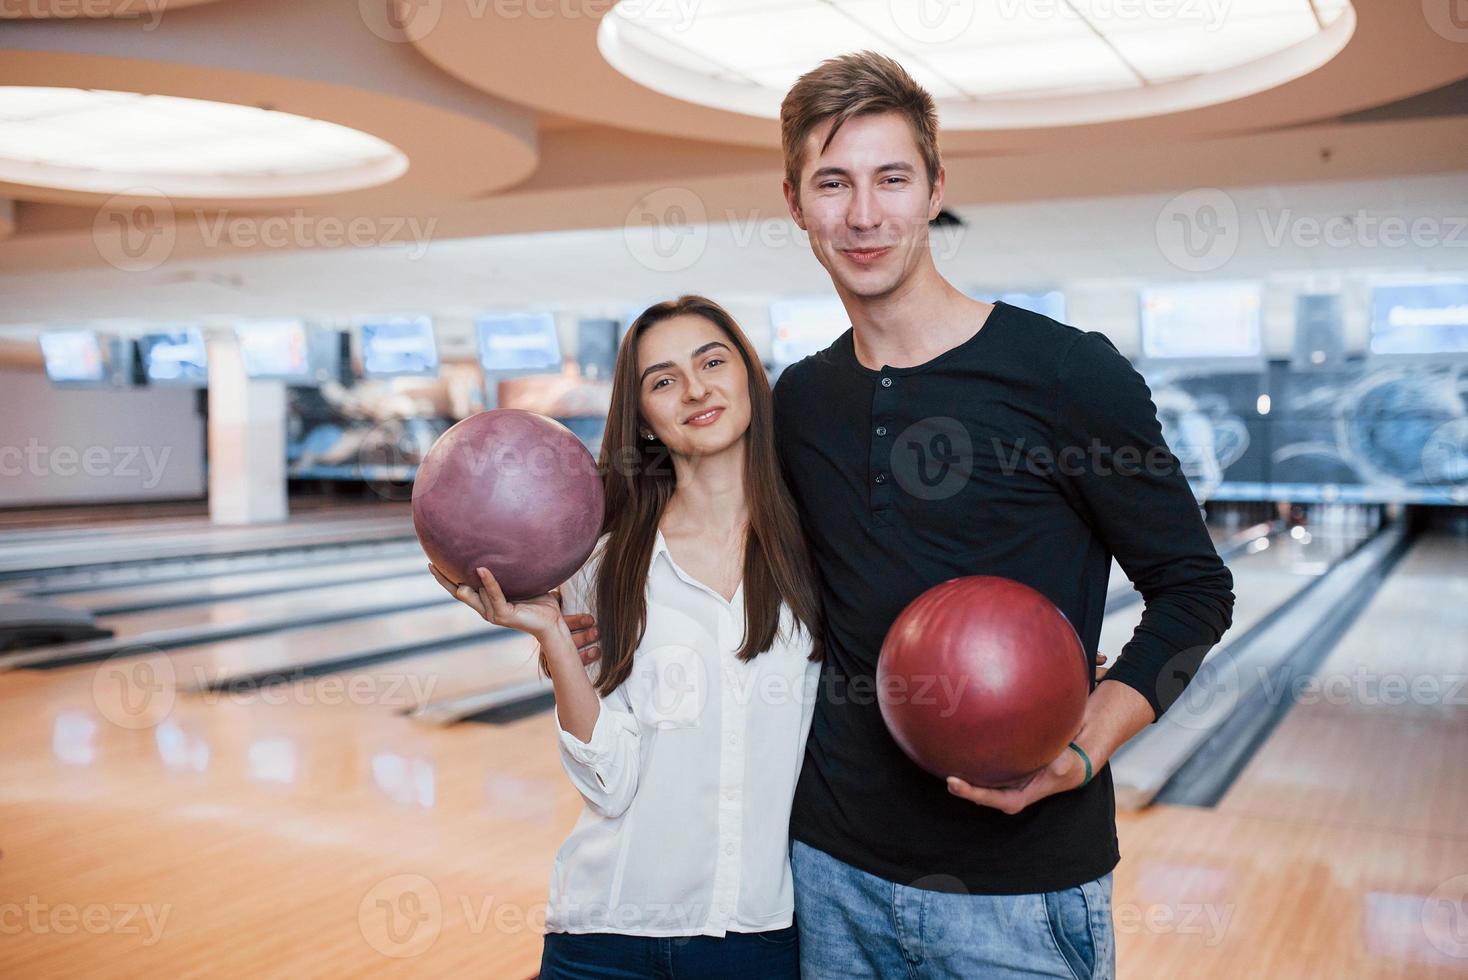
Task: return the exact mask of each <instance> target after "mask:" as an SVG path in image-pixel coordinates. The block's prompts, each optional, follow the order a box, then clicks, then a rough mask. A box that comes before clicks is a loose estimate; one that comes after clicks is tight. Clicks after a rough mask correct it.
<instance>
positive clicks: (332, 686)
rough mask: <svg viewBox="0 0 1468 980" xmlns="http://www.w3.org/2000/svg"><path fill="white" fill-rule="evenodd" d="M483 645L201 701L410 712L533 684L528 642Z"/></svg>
mask: <svg viewBox="0 0 1468 980" xmlns="http://www.w3.org/2000/svg"><path fill="white" fill-rule="evenodd" d="M484 629H485V631H486V633H485V638H484V641H483V642H481V643H470V644H467V645H464V646H460V647H455V648H453V649H450V650H442V651H434V652H432V653H424V654H419V655H417V656H411V657H403V658H401V659H396V660H391V661H388V662H385V663H380V664H373V665H370V666H366V667H357V668H354V669H352V670H350V671H343V672H337V673H331V674H327V675H325V676H321V677H313V678H308V679H305V680H300V681H295V682H293V683H292V684H290V685H289V686H288V687H287V686H285V685H282V686H281V687H282V688H284V689H283V690H276V689H266V690H263V691H260V692H259V693H256V692H240V693H238V694H235V693H230V692H228V691H219V692H214V693H209V694H201V695H199V696H200V697H204V698H215V699H217V698H231V699H236V700H240V699H249V698H255V697H259V698H262V699H285V698H288V699H291V700H293V701H295V702H298V703H302V704H322V705H340V706H346V707H351V708H362V707H370V708H378V709H382V710H386V711H392V712H398V713H402V712H410V711H413V710H415V709H417V708H419V707H421V706H423V705H424V704H427V703H428V702H430V701H435V700H442V699H444V698H456V697H462V696H464V695H468V694H480V693H483V692H485V691H491V690H495V689H497V688H504V687H509V686H511V685H515V684H523V683H525V682H526V681H533V680H535V678H536V677H537V676H538V666H537V659H536V652H537V648H536V644H535V641H534V640H532V639H531V638H530V637H528V636H525V635H523V634H520V633H515V632H510V631H503V630H501V631H494V628H493V627H491V626H489V625H487V624H486V625H485V626H484Z"/></svg>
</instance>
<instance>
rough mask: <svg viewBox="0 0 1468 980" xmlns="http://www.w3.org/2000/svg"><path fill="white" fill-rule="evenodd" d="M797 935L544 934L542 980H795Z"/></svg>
mask: <svg viewBox="0 0 1468 980" xmlns="http://www.w3.org/2000/svg"><path fill="white" fill-rule="evenodd" d="M798 935H799V933H798V932H797V931H796V928H795V926H794V925H791V926H788V927H786V928H784V929H772V930H770V931H768V932H730V933H726V934H725V935H724V937H723V938H722V939H721V938H719V937H718V936H669V937H657V936H624V935H620V934H618V933H611V932H588V933H569V932H548V933H546V935H545V951H544V952H543V953H542V954H541V959H540V978H541V980H623V978H625V980H752V978H758V980H786V978H789V980H796V978H798V977H799V976H800V946H799V939H798Z"/></svg>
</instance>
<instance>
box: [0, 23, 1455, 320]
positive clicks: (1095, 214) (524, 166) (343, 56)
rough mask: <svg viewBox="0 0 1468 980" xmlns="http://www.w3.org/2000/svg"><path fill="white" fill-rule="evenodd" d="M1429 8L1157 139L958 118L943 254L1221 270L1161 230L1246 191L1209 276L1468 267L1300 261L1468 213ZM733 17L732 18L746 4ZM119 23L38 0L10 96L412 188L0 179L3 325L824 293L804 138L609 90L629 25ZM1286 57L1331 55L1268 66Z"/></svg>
mask: <svg viewBox="0 0 1468 980" xmlns="http://www.w3.org/2000/svg"><path fill="white" fill-rule="evenodd" d="M669 2H671V0H669ZM1301 3H1302V4H1305V3H1307V0H1301ZM1434 3H1435V0H1430V2H1427V3H1424V4H1423V5H1422V6H1421V10H1420V11H1418V6H1417V5H1415V4H1414V5H1413V10H1412V12H1411V14H1410V15H1408V14H1403V13H1402V11H1401V8H1400V6H1399V5H1398V4H1395V3H1392V2H1390V0H1355V2H1354V4H1353V6H1352V7H1351V8H1349V14H1350V17H1349V18H1348V17H1345V16H1342V17H1339V18H1337V19H1336V20H1335V21H1334V22H1333V23H1335V24H1341V23H1345V22H1346V21H1347V20H1348V19H1349V20H1351V21H1353V23H1352V24H1351V31H1350V36H1349V37H1348V38H1347V39H1345V41H1344V44H1343V46H1342V47H1341V48H1340V50H1339V53H1338V54H1336V55H1335V56H1334V57H1332V58H1330V59H1329V60H1327V61H1326V62H1325V63H1324V64H1322V65H1319V66H1316V67H1314V68H1313V70H1307V71H1305V72H1304V73H1303V74H1300V75H1299V76H1298V77H1295V78H1293V79H1292V80H1290V81H1287V82H1285V83H1283V84H1279V85H1275V86H1272V87H1269V88H1266V89H1264V90H1263V91H1258V92H1255V93H1253V94H1246V95H1237V94H1235V95H1233V96H1229V97H1225V98H1224V99H1223V100H1222V101H1217V100H1216V99H1211V98H1210V96H1217V95H1218V94H1219V92H1220V91H1222V90H1221V89H1219V90H1210V89H1209V87H1210V86H1217V85H1219V84H1221V82H1220V79H1219V78H1218V77H1217V76H1218V75H1220V74H1226V72H1222V73H1213V74H1212V75H1202V76H1198V77H1196V78H1192V79H1188V78H1179V79H1174V81H1175V82H1177V83H1178V84H1179V85H1181V87H1182V89H1184V90H1186V91H1181V90H1180V91H1178V92H1175V94H1176V95H1177V97H1178V98H1179V99H1182V100H1183V101H1185V102H1188V104H1190V105H1192V106H1194V107H1192V108H1187V107H1182V103H1177V104H1169V103H1167V99H1170V98H1172V96H1166V97H1165V98H1163V100H1162V102H1160V103H1159V104H1158V105H1156V106H1153V107H1152V109H1151V110H1150V114H1148V115H1145V116H1143V117H1140V118H1115V119H1110V120H1104V119H1100V117H1099V116H1098V117H1097V118H1098V121H1092V122H1086V123H1075V122H1073V121H1072V122H1062V121H1059V120H1061V117H1062V115H1063V114H1064V113H1069V114H1070V116H1071V117H1075V115H1076V113H1077V112H1080V113H1082V114H1084V113H1085V112H1086V111H1088V110H1087V104H1086V96H1074V95H1072V96H1069V97H1066V96H1064V95H1057V94H1055V93H1053V92H1052V93H1046V92H1039V93H1034V92H1032V93H1030V94H1029V97H1028V98H1027V101H1026V102H1025V104H1024V105H1023V106H1021V105H1020V104H1019V102H1018V101H1015V100H1010V101H1006V100H1005V99H1003V98H991V99H989V100H988V102H987V103H986V104H985V105H984V106H981V108H983V109H984V111H986V112H989V113H990V114H991V116H992V118H988V119H987V120H979V122H980V123H982V124H976V123H975V120H974V119H973V118H966V117H963V116H962V115H961V114H959V113H958V112H957V109H956V108H955V104H954V103H952V102H950V103H945V107H944V110H943V119H944V124H945V130H944V135H943V154H944V161H945V166H946V168H947V172H948V197H947V203H948V204H949V206H950V207H951V208H953V209H954V210H955V211H957V212H958V213H960V214H962V215H964V216H965V217H966V218H967V219H968V221H969V224H968V226H967V228H966V229H965V230H964V231H963V233H962V235H961V236H960V237H959V240H958V241H956V243H955V244H954V245H953V247H952V250H951V254H949V255H946V256H944V257H942V258H941V260H940V261H942V262H946V263H948V266H947V268H951V269H952V270H954V271H953V273H952V274H953V275H955V276H957V277H961V278H962V279H964V280H966V281H974V282H976V283H979V282H983V281H989V282H993V283H994V284H996V285H1013V286H1016V287H1021V286H1024V285H1031V284H1035V285H1044V284H1051V283H1058V282H1065V281H1072V280H1076V279H1084V278H1088V277H1117V276H1132V277H1154V276H1180V275H1189V274H1195V273H1196V270H1193V269H1191V268H1189V267H1188V262H1187V261H1186V260H1184V261H1182V262H1181V264H1179V262H1177V261H1174V260H1171V259H1169V257H1168V256H1167V254H1166V251H1167V249H1166V248H1165V247H1164V246H1163V245H1162V244H1161V243H1160V237H1159V236H1161V235H1162V234H1163V233H1162V232H1159V230H1158V220H1159V215H1163V214H1166V213H1168V212H1169V209H1171V210H1172V211H1176V210H1177V209H1178V208H1179V207H1181V208H1183V209H1184V210H1186V209H1189V208H1191V209H1193V211H1194V212H1196V211H1197V209H1198V208H1199V207H1206V206H1208V203H1209V202H1210V201H1213V200H1214V197H1210V195H1214V196H1216V195H1218V194H1223V195H1224V197H1225V199H1226V201H1227V202H1231V206H1232V207H1233V208H1234V209H1235V211H1236V213H1237V214H1238V215H1240V216H1241V217H1240V218H1239V219H1238V225H1239V228H1240V233H1239V236H1238V241H1237V244H1236V246H1235V248H1234V251H1233V252H1232V253H1231V255H1230V257H1229V259H1228V260H1227V262H1226V263H1225V264H1224V265H1223V266H1220V267H1219V268H1217V269H1213V270H1205V271H1206V272H1207V274H1212V275H1227V274H1233V273H1238V274H1240V275H1253V274H1256V273H1257V272H1259V271H1265V272H1267V271H1270V270H1276V269H1280V268H1317V267H1324V266H1327V265H1340V266H1347V267H1378V266H1381V267H1395V266H1399V265H1403V264H1416V265H1419V266H1432V267H1436V266H1441V265H1451V264H1452V263H1453V262H1457V264H1458V265H1459V267H1461V266H1462V261H1461V258H1460V256H1461V255H1462V254H1463V253H1462V252H1461V251H1455V250H1454V246H1452V245H1443V246H1442V247H1437V248H1432V249H1426V250H1422V249H1403V248H1393V247H1390V246H1385V245H1381V244H1375V245H1373V244H1369V243H1367V244H1363V241H1364V238H1363V236H1362V235H1361V234H1358V233H1354V232H1353V233H1352V235H1350V236H1348V237H1349V239H1350V241H1349V242H1348V243H1347V244H1346V245H1344V246H1341V247H1336V246H1332V245H1319V244H1317V245H1315V246H1309V245H1300V244H1298V243H1297V242H1295V241H1293V240H1289V239H1288V235H1293V236H1294V237H1295V238H1300V237H1301V234H1300V229H1301V228H1302V227H1306V228H1308V222H1305V223H1304V224H1301V223H1300V222H1297V221H1296V217H1297V216H1298V215H1300V214H1311V215H1319V216H1325V217H1332V216H1334V217H1337V218H1338V217H1339V216H1340V215H1342V214H1346V213H1354V212H1360V211H1361V209H1366V210H1365V216H1366V218H1367V219H1368V221H1369V220H1374V219H1379V218H1380V217H1382V216H1384V215H1402V216H1406V217H1413V218H1419V219H1425V220H1427V221H1429V222H1435V223H1436V227H1438V228H1439V229H1441V228H1442V227H1443V226H1444V225H1445V223H1448V222H1450V221H1451V219H1452V216H1453V215H1455V214H1461V213H1462V212H1463V211H1464V210H1465V205H1464V203H1463V202H1465V201H1468V98H1465V97H1464V95H1465V84H1468V83H1465V81H1464V80H1465V79H1468V30H1460V29H1459V28H1458V27H1457V26H1456V22H1454V21H1453V20H1452V19H1451V18H1448V17H1446V15H1445V14H1444V15H1443V16H1439V15H1438V13H1437V12H1435V11H1436V8H1435V7H1434V6H1433V4H1434ZM708 4H709V6H708V7H707V10H706V13H707V14H708V16H709V17H710V18H712V17H713V14H714V13H715V12H716V10H717V9H718V8H719V6H720V4H716V3H714V2H713V0H708ZM114 6H116V7H117V9H118V11H119V13H120V14H121V15H120V16H114V17H100V16H99V17H93V18H90V19H81V18H76V17H71V16H67V11H68V10H71V11H75V10H76V9H78V8H77V5H76V4H61V3H50V4H48V3H47V2H45V0H31V2H28V3H26V4H24V5H22V8H23V10H24V11H25V13H26V14H27V15H28V16H27V18H26V19H9V20H6V19H3V18H0V85H5V86H16V85H27V86H51V87H68V88H73V87H74V88H92V89H102V90H107V91H113V92H124V93H141V94H146V95H152V96H177V97H186V98H201V99H211V100H217V101H221V102H227V103H233V104H237V105H241V106H253V107H263V108H266V109H269V110H274V111H277V112H282V113H293V114H297V115H301V116H305V117H308V118H311V119H319V120H324V121H326V122H329V123H335V124H338V125H340V126H345V127H350V128H351V129H355V130H359V131H360V132H362V133H366V134H370V135H371V136H372V137H374V138H376V139H377V140H380V141H382V142H383V143H386V144H389V145H391V146H392V147H395V148H397V149H398V150H400V151H401V152H402V153H403V154H404V155H405V156H406V158H407V161H408V166H407V169H406V170H405V171H404V172H402V173H401V174H400V175H399V176H397V177H396V178H393V179H388V180H386V181H385V182H379V183H376V184H375V185H373V186H364V187H357V188H356V189H352V190H345V191H338V192H334V193H299V192H296V193H281V194H278V195H271V194H262V195H258V196H255V197H253V198H248V199H246V198H242V197H238V196H229V195H221V194H217V193H215V194H211V193H205V192H201V191H196V190H189V189H184V190H182V191H179V192H175V193H168V192H165V191H162V190H160V189H159V188H156V187H138V188H133V189H131V190H129V191H125V192H123V193H121V194H118V193H115V192H105V193H104V192H101V191H96V192H87V191H84V190H78V189H76V188H64V187H61V188H58V187H49V188H48V187H38V186H34V185H32V184H27V183H25V182H23V181H16V180H13V179H12V180H8V181H7V180H3V179H0V199H3V200H0V297H3V298H0V304H3V305H0V323H9V324H21V323H34V322H38V321H61V320H75V319H83V318H93V317H112V316H142V317H183V318H192V317H197V316H201V315H220V316H228V315H245V314H248V315H271V314H307V313H310V314H342V315H345V314H350V313H354V312H359V311H362V310H363V309H364V308H369V307H370V308H374V309H378V310H383V309H389V308H394V309H396V308H417V307H432V308H434V309H443V310H461V311H470V310H473V309H477V308H482V307H485V306H518V305H526V304H530V305H540V306H545V305H557V304H559V305H565V304H572V303H574V304H583V303H584V304H598V303H600V304H605V305H608V306H618V307H619V306H620V304H623V303H627V302H631V303H634V304H635V303H637V302H641V301H642V300H643V299H644V298H646V297H648V296H662V295H666V294H667V293H669V292H672V291H681V290H684V289H706V290H708V291H711V292H718V293H719V294H720V295H736V294H737V295H749V296H754V295H769V294H771V293H787V292H804V291H812V290H819V289H823V288H825V283H826V281H825V278H824V274H823V273H822V272H821V270H820V269H819V267H818V266H816V264H815V262H814V260H813V259H811V258H810V255H809V252H808V250H807V249H806V248H805V246H804V244H803V243H802V242H800V241H799V240H798V237H797V236H795V235H794V234H793V233H792V232H793V230H792V228H791V226H790V225H789V223H788V218H787V212H786V209H785V204H784V201H783V198H782V196H781V193H780V176H781V160H780V154H779V149H778V145H779V141H778V127H777V123H776V122H775V121H774V120H772V119H769V118H766V117H762V116H759V115H751V114H747V113H739V112H731V111H728V110H725V109H717V108H711V107H709V106H704V105H698V104H695V103H693V102H689V101H686V100H682V99H675V98H671V97H669V96H667V95H665V94H661V93H659V92H657V91H654V90H653V89H650V88H647V87H645V86H643V85H639V84H638V83H637V82H635V81H633V80H632V79H631V78H628V77H627V76H625V75H623V74H621V73H619V72H617V71H616V70H614V69H613V68H612V67H611V66H609V65H608V63H607V62H606V60H605V58H603V57H602V56H601V54H600V52H599V49H598V47H597V36H598V30H599V27H600V25H601V21H602V19H603V15H604V14H605V12H606V9H607V7H608V6H609V4H606V3H595V2H585V3H570V2H561V3H550V2H549V0H524V2H523V3H520V2H517V3H515V4H508V3H494V2H491V0H418V2H414V3H411V4H408V3H403V2H401V0H397V2H394V0H358V2H357V3H303V2H300V0H214V2H203V3H198V2H196V3H191V4H184V3H177V2H175V3H171V4H170V3H164V2H162V0H150V2H149V3H147V4H144V5H139V4H136V3H120V4H116V5H114ZM724 6H728V5H727V4H725V5H724ZM748 6H750V7H751V8H758V9H759V11H760V12H761V16H762V17H765V18H767V20H766V21H764V22H763V23H766V24H767V25H768V30H770V31H778V30H780V28H781V25H782V23H784V22H783V21H782V20H781V18H782V8H787V7H793V6H800V4H794V3H793V2H792V3H787V2H785V0H750V3H749V4H748ZM950 6H952V5H950ZM959 6H961V5H959ZM1246 6H1247V5H1246ZM685 7H686V9H691V10H693V11H695V12H696V11H697V10H699V9H702V8H700V6H699V4H697V3H695V4H692V5H691V6H687V5H685ZM14 9H15V8H14V7H13V6H6V5H0V12H3V11H6V10H14ZM84 9H86V10H87V11H89V12H105V5H104V4H101V3H97V4H88V5H85V7H84ZM547 9H550V10H552V11H553V12H554V15H553V16H543V15H542V14H544V12H545V10H547ZM515 11H519V14H518V15H512V14H513V12H515ZM537 11H540V14H537V13H536V12H537ZM48 12H49V13H52V14H54V15H55V16H39V15H42V14H46V13H48ZM139 12H140V13H139ZM133 13H138V15H137V16H127V15H128V14H133ZM704 26H705V27H707V25H704ZM1327 26H1329V25H1327ZM1324 33H1325V32H1324V31H1319V32H1317V33H1316V35H1315V36H1316V37H1320V36H1323V35H1324ZM910 40H911V39H910ZM1336 40H1340V39H1339V38H1337V39H1336ZM1296 47H1298V46H1296ZM927 53H928V54H932V55H933V56H934V57H935V58H936V56H937V53H941V52H938V49H937V48H934V51H932V52H927ZM1281 54H1282V55H1283V56H1285V57H1295V58H1298V59H1303V60H1304V61H1305V62H1308V61H1309V60H1310V59H1311V58H1315V57H1317V56H1318V52H1316V53H1315V54H1312V53H1311V52H1309V51H1304V50H1295V49H1294V48H1291V49H1287V50H1286V51H1285V52H1283V53H1280V52H1276V54H1275V55H1274V56H1272V57H1279V56H1281ZM1224 81H1227V80H1226V79H1225V80H1224ZM1166 87H1167V86H1151V88H1154V89H1162V88H1166ZM1204 90H1208V91H1204ZM1113 94H1114V93H1113ZM1154 94H1155V93H1154ZM1225 94H1226V93H1225ZM1047 99H1051V100H1058V101H1054V102H1053V104H1047V103H1046V100H1047ZM976 101H978V102H982V101H984V100H976ZM1098 105H1099V103H1098ZM1090 109H1091V110H1095V111H1096V112H1100V110H1099V109H1098V108H1097V106H1096V105H1092V106H1091V107H1090ZM995 113H997V115H994V114H995ZM1006 113H1008V114H1009V115H1008V117H1006V116H1005V114H1006ZM1100 114H1101V115H1102V116H1104V113H1100ZM0 177H3V172H0ZM1179 201H1180V202H1182V203H1181V204H1179V203H1177V202H1179ZM1198 202H1202V204H1201V205H1200V204H1199V203H1198ZM1261 209H1262V211H1263V214H1264V216H1265V217H1264V219H1263V220H1262V221H1261V219H1260V218H1259V217H1258V216H1257V215H1258V212H1260V210H1261ZM1281 214H1284V215H1287V217H1285V219H1284V221H1285V227H1286V229H1287V231H1288V235H1287V239H1286V240H1284V241H1282V242H1280V243H1278V244H1271V243H1270V242H1268V241H1267V240H1266V239H1267V238H1268V235H1265V234H1264V232H1265V231H1267V230H1268V229H1269V228H1272V227H1274V223H1276V222H1277V221H1278V220H1279V216H1280V215H1281ZM1251 229H1252V230H1251ZM1304 237H1306V238H1308V235H1305V236H1304ZM1261 241H1262V242H1263V244H1260V242H1261ZM699 243H701V244H699ZM690 249H691V250H693V251H696V252H697V255H696V258H694V260H693V261H691V262H690V261H687V257H688V255H689V254H692V252H691V251H690Z"/></svg>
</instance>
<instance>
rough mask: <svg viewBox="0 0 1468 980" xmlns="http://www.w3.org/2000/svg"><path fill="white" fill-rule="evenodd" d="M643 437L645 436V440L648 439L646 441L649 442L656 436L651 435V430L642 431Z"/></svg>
mask: <svg viewBox="0 0 1468 980" xmlns="http://www.w3.org/2000/svg"><path fill="white" fill-rule="evenodd" d="M643 438H645V439H647V440H648V441H649V442H651V441H652V440H654V439H656V438H657V436H655V435H653V434H652V433H651V432H644V433H643Z"/></svg>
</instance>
